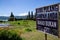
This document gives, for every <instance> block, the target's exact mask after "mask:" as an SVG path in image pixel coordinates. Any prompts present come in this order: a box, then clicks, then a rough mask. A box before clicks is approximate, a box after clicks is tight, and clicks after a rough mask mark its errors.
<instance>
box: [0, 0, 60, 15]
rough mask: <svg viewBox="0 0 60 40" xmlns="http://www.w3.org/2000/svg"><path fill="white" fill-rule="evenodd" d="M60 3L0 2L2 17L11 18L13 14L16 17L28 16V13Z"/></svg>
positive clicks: (56, 0)
mask: <svg viewBox="0 0 60 40" xmlns="http://www.w3.org/2000/svg"><path fill="white" fill-rule="evenodd" d="M56 3H60V0H0V16H9V15H10V14H11V12H13V14H14V15H15V16H22V15H26V14H27V12H28V11H34V12H35V9H36V8H38V7H42V6H47V5H50V4H56Z"/></svg>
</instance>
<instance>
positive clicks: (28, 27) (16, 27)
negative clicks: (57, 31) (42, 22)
mask: <svg viewBox="0 0 60 40" xmlns="http://www.w3.org/2000/svg"><path fill="white" fill-rule="evenodd" d="M8 23H10V24H11V25H13V28H12V29H11V30H12V32H13V31H15V32H16V33H18V34H19V35H21V37H22V38H23V40H44V38H45V35H44V33H42V32H40V31H37V30H36V21H33V20H20V21H13V22H12V21H11V22H8ZM47 39H48V40H59V39H58V37H56V36H53V35H50V34H48V35H47Z"/></svg>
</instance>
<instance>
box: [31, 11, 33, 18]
mask: <svg viewBox="0 0 60 40" xmlns="http://www.w3.org/2000/svg"><path fill="white" fill-rule="evenodd" d="M31 19H33V11H31Z"/></svg>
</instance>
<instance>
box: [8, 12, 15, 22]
mask: <svg viewBox="0 0 60 40" xmlns="http://www.w3.org/2000/svg"><path fill="white" fill-rule="evenodd" d="M8 21H15V17H14V15H13V12H11V15H10V17H9V19H8Z"/></svg>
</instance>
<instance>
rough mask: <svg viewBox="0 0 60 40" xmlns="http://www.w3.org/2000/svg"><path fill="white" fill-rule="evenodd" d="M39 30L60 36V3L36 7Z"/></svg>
mask: <svg viewBox="0 0 60 40" xmlns="http://www.w3.org/2000/svg"><path fill="white" fill-rule="evenodd" d="M36 24H37V30H40V31H43V32H45V40H47V33H48V34H52V35H55V36H58V37H60V4H53V5H49V6H45V7H41V8H37V9H36Z"/></svg>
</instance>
